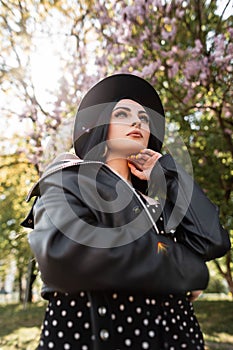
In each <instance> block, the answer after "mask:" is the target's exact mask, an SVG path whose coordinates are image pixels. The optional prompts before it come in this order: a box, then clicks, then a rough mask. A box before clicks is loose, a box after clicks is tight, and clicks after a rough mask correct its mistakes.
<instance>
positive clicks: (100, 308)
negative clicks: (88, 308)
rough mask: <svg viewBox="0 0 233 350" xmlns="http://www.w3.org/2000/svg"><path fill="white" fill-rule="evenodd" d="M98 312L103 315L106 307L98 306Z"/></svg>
mask: <svg viewBox="0 0 233 350" xmlns="http://www.w3.org/2000/svg"><path fill="white" fill-rule="evenodd" d="M98 313H99V315H100V316H105V315H106V313H107V309H106V307H104V306H100V307H99V308H98Z"/></svg>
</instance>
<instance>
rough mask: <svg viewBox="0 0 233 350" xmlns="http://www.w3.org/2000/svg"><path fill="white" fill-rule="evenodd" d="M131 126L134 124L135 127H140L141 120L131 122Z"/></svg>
mask: <svg viewBox="0 0 233 350" xmlns="http://www.w3.org/2000/svg"><path fill="white" fill-rule="evenodd" d="M131 126H135V127H136V128H138V129H141V122H140V121H137V122H133V123H132V124H131Z"/></svg>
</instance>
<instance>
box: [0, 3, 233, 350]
mask: <svg viewBox="0 0 233 350" xmlns="http://www.w3.org/2000/svg"><path fill="white" fill-rule="evenodd" d="M0 36H1V51H0V86H1V89H0V107H1V115H0V130H1V132H0V157H1V162H0V189H1V190H0V303H1V308H2V309H1V310H2V315H5V316H4V317H5V318H4V317H2V320H1V319H0V328H2V329H4V326H5V331H2V332H3V334H2V343H1V341H0V346H1V345H2V346H3V347H0V349H14V348H20V349H33V347H32V346H31V343H30V342H29V344H28V345H27V344H26V343H25V344H26V345H25V344H24V345H23V343H20V340H19V339H21V338H20V337H21V336H19V335H17V336H16V338H14V337H13V339H16V340H12V341H13V343H12V344H13V345H11V344H10V343H9V341H8V340H7V339H8V338H9V334H13V333H14V332H15V329H12V328H7V325H6V322H7V321H6V319H7V320H9V318H10V317H11V316H9V315H18V312H23V310H24V311H25V310H26V309H27V310H30V312H31V315H34V314H33V312H36V315H37V312H39V314H38V315H39V316H38V317H39V321H36V322H37V323H36V328H35V334H38V327H39V323H40V321H41V317H42V316H41V315H42V313H40V311H38V310H40V308H41V310H42V309H43V307H44V304H43V302H42V301H41V298H40V287H41V281H40V276H39V273H38V269H37V265H36V262H35V260H34V257H33V255H32V253H31V251H30V248H29V246H28V242H27V234H28V232H29V231H28V230H27V229H25V228H23V227H21V226H20V222H21V221H22V219H23V218H24V217H25V215H26V214H27V212H28V211H29V210H30V204H28V203H26V202H25V197H26V194H27V192H28V191H29V189H30V187H31V186H32V185H33V183H34V182H35V181H37V180H38V178H39V176H40V175H41V173H42V172H43V170H44V168H45V166H46V165H47V164H48V163H49V162H50V161H51V160H52V159H53V158H54V157H55V156H56V155H57V154H59V153H61V152H64V151H70V150H71V148H72V126H73V120H74V116H75V112H76V109H77V106H78V104H79V101H80V99H81V97H82V96H83V94H84V93H85V92H86V91H87V90H88V89H89V88H90V87H91V86H92V85H93V84H94V83H96V82H97V81H98V80H99V79H101V78H103V77H105V76H107V75H109V74H113V73H120V72H121V73H122V72H123V73H133V74H136V75H139V76H141V77H143V78H145V79H147V80H148V81H149V82H150V83H151V84H152V85H153V86H154V87H155V88H156V90H157V91H158V93H159V95H160V97H161V99H162V102H163V104H164V107H165V111H166V120H167V131H166V142H165V148H164V152H165V151H166V150H168V151H170V150H172V151H173V152H174V155H175V156H176V157H177V159H178V160H180V161H181V162H183V164H184V165H185V163H186V160H187V154H188V157H189V159H191V164H192V169H191V171H192V172H193V175H194V177H195V179H196V181H197V182H198V183H199V184H200V186H201V187H202V188H203V190H204V191H205V192H206V194H207V195H208V197H209V198H210V199H211V200H212V201H213V202H214V203H215V204H216V205H218V206H219V208H220V216H221V221H222V224H223V225H224V227H225V228H226V229H227V230H229V232H230V234H231V237H232V236H233V197H232V190H233V165H232V164H233V162H232V159H233V138H232V135H233V117H232V115H233V113H232V112H233V106H232V101H233V89H232V81H233V40H232V39H233V1H232V0H224V1H220V0H219V1H215V0H213V1H210V0H206V1H205V0H189V1H188V0H187V1H181V0H177V1H172V0H171V1H169V0H135V1H133V0H132V1H131V0H124V1H123V0H106V1H103V0H95V1H94V0H90V1H85V0H81V1H75V0H57V1H56V0H36V1H30V0H0ZM210 220H211V218H210ZM232 266H233V258H232V252H231V251H230V252H229V253H227V254H226V256H225V257H223V258H221V259H218V260H215V261H213V262H210V263H209V268H210V276H211V278H210V283H209V286H208V289H207V290H206V291H205V294H204V296H206V298H207V299H208V298H209V299H211V300H215V301H216V299H218V300H219V299H220V301H223V300H224V302H225V301H227V302H229V304H224V305H225V306H226V312H227V311H229V310H231V311H233V309H232V302H231V300H232V296H233V278H232V271H233V269H232ZM220 301H219V302H220ZM38 303H39V304H38ZM40 303H42V305H41V304H40ZM31 304H34V306H33V305H31ZM202 305H204V304H202ZM206 305H207V304H206ZM208 305H210V304H208ZM216 305H217V304H216ZM218 305H220V304H218ZM7 306H8V309H7V308H6V307H7ZM36 306H37V308H36ZM229 307H230V308H231V309H229ZM30 308H31V309H30ZM217 309H218V308H216V310H217ZM219 309H220V308H219ZM33 310H34V311H33ZM35 310H36V311H35ZM200 310H201V308H200ZM224 310H225V309H224ZM200 312H201V311H200ZM208 312H210V313H211V311H207V314H208ZM224 313H225V311H224ZM232 314H233V312H232ZM20 315H21V314H20ZM23 315H24V316H25V313H24V314H23ZM27 315H28V314H27ZM24 316H22V315H21V316H19V319H18V322H19V321H20V320H22V317H24ZM210 316H211V315H210ZM27 317H29V316H27ZM35 317H36V316H35ZM203 317H204V316H203ZM216 317H217V316H216ZM33 319H34V320H35V318H33V317H32V320H31V321H32V323H33ZM216 319H217V318H216ZM203 320H204V319H203ZM1 322H2V324H1ZM25 322H26V321H25ZM16 323H17V321H16ZM29 323H30V322H29ZM218 323H219V322H218ZM232 323H233V322H232ZM3 325H4V326H3ZM31 326H32V325H31V324H30V327H31ZM28 327H29V325H28ZM19 328H20V327H19ZM215 328H216V326H215ZM208 332H209V331H208ZM219 333H222V332H220V331H219ZM223 333H224V332H223ZM228 333H229V334H228V336H227V340H226V339H225V338H224V337H223V338H224V339H222V338H221V337H220V338H221V339H220V338H218V339H217V338H213V339H212V338H211V337H214V336H213V334H212V335H210V334H209V333H208V334H209V335H208V337H209V338H208V340H209V341H210V342H211V341H212V340H213V344H212V348H213V349H217V347H214V346H215V345H214V343H215V342H216V343H219V342H221V341H222V342H225V345H224V346H225V347H224V348H221V347H220V348H221V349H225V350H226V349H228V348H229V349H230V348H231V349H232V347H227V346H228V345H229V344H230V343H231V344H233V335H232V333H233V332H232V329H230V330H229V331H228ZM230 333H231V335H232V337H230ZM32 334H33V337H34V333H33V332H32V333H31V335H32ZM24 338H25V336H24ZM216 339H217V340H216ZM14 341H15V342H16V344H17V346H18V347H17V346H16V345H15V343H14ZM7 342H8V343H7ZM4 344H5V345H4ZM6 344H7V345H6ZM19 344H21V345H19ZM226 344H227V345H226ZM4 346H7V347H4ZM11 346H12V347H11ZM15 346H16V347H15ZM229 346H230V345H229ZM212 348H211V349H212ZM220 348H219V349H220Z"/></svg>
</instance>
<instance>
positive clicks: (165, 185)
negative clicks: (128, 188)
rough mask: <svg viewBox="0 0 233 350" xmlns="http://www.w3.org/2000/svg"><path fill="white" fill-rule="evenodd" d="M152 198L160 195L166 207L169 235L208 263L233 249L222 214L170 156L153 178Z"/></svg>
mask: <svg viewBox="0 0 233 350" xmlns="http://www.w3.org/2000/svg"><path fill="white" fill-rule="evenodd" d="M149 193H150V195H151V196H155V195H158V196H159V197H160V200H161V201H162V203H163V206H164V215H165V222H166V225H167V227H166V231H167V232H169V231H170V230H176V238H177V240H178V241H179V242H182V243H183V244H185V245H186V246H187V247H189V248H191V249H192V250H193V251H194V252H196V253H197V254H199V255H200V256H202V257H203V259H204V260H206V261H208V260H211V259H215V258H218V257H221V256H223V255H224V254H225V253H226V252H227V251H228V250H229V249H230V239H229V234H228V232H227V231H226V230H225V229H224V228H223V227H222V226H221V224H220V222H219V210H218V207H217V206H215V205H214V204H213V203H211V201H210V200H209V199H208V198H207V197H206V195H205V194H204V192H203V191H202V190H201V188H200V187H199V186H198V185H197V184H196V183H195V181H194V180H193V179H192V177H191V176H190V175H189V174H187V173H186V172H185V170H184V169H183V168H182V167H181V166H180V165H178V164H177V163H176V162H175V161H174V159H173V158H172V157H171V156H170V155H169V154H166V155H164V156H162V157H161V158H160V159H159V160H158V162H157V163H156V165H155V167H154V168H153V170H152V173H151V176H150V189H149Z"/></svg>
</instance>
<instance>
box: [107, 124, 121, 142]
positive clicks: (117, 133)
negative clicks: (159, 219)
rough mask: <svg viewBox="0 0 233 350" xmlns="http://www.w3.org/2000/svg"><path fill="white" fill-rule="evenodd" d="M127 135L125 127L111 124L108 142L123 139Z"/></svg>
mask: <svg viewBox="0 0 233 350" xmlns="http://www.w3.org/2000/svg"><path fill="white" fill-rule="evenodd" d="M124 133H125V125H122V124H118V123H111V124H110V125H109V128H108V135H107V140H111V139H117V138H121V137H122V135H124Z"/></svg>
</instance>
